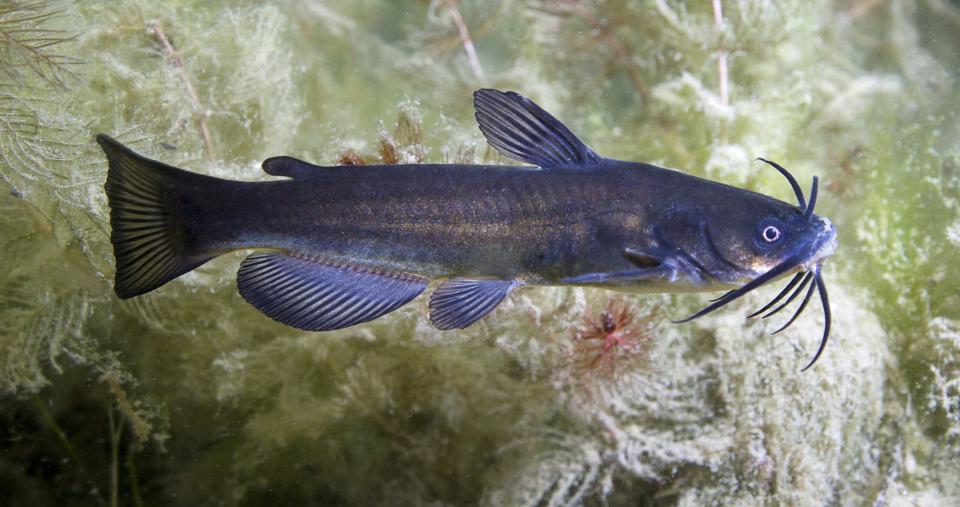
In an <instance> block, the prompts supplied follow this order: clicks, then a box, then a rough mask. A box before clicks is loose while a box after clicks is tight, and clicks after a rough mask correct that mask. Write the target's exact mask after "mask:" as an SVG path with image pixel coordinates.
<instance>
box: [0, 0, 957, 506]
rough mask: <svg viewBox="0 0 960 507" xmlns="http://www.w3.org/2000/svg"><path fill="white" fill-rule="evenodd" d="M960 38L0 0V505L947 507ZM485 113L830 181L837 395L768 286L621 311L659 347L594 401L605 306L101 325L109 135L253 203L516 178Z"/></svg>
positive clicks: (126, 315) (868, 11)
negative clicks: (310, 187)
mask: <svg viewBox="0 0 960 507" xmlns="http://www.w3.org/2000/svg"><path fill="white" fill-rule="evenodd" d="M716 4H719V5H720V7H721V10H722V12H721V16H720V20H721V21H722V22H719V23H718V16H717V15H718V12H717V10H716V8H715V5H716ZM454 9H455V10H456V14H454ZM457 18H459V20H458V19H457ZM212 27H215V28H216V29H212ZM158 28H159V31H158V30H157V29H158ZM958 29H960V9H958V8H957V7H956V5H955V4H954V3H951V2H944V1H939V0H883V1H875V0H841V1H828V0H816V1H801V0H787V1H782V2H780V1H778V2H774V1H770V0H735V1H734V0H717V1H711V2H681V1H678V0H643V1H628V0H606V1H603V2H588V1H582V0H562V1H556V2H545V1H544V2H541V1H534V0H529V1H526V0H525V1H520V0H511V1H501V2H481V1H470V0H458V1H455V2H453V1H446V0H444V1H441V0H436V1H432V2H415V3H409V2H384V1H377V0H329V1H316V0H295V1H290V2H281V3H276V4H269V5H268V4H255V3H250V2H235V1H223V2H213V3H211V2H197V1H195V0H176V1H172V2H163V3H156V2H142V1H140V0H119V1H106V0H95V1H87V2H74V1H70V0H51V1H38V0H34V1H8V2H5V3H3V4H2V6H0V33H10V32H14V35H15V36H16V34H17V33H22V34H23V36H17V37H19V38H16V41H14V42H11V39H8V38H6V37H3V36H0V62H2V64H0V179H2V185H0V186H2V195H0V214H2V218H0V259H2V261H0V266H2V267H3V269H2V270H0V382H2V383H0V390H2V392H3V394H2V396H3V397H2V398H0V423H2V424H0V504H4V505H17V504H56V503H66V502H69V503H71V504H74V505H87V504H89V505H104V504H117V505H119V504H133V505H141V504H142V505H148V504H149V505H157V504H160V505H163V504H170V505H172V504H199V503H209V502H210V501H211V499H215V501H216V502H219V503H223V504H226V505H257V504H263V503H274V504H318V505H339V504H348V503H353V504H381V505H383V504H391V505H396V504H417V505H421V504H436V505H439V504H443V505H461V504H463V505H475V504H478V503H480V504H490V505H505V504H509V505H580V504H585V505H603V504H605V505H636V504H637V503H662V504H680V505H701V504H740V505H762V504H771V503H774V504H790V505H822V504H825V503H826V504H865V503H869V504H889V505H937V504H939V505H950V504H952V503H953V499H955V498H957V497H958V496H960V486H958V485H960V458H958V456H960V454H958V449H960V409H958V403H957V400H958V396H960V393H958V390H957V389H958V388H957V386H958V383H960V380H958V379H960V341H958V339H957V337H958V335H960V333H958V330H960V297H958V287H960V283H958V279H957V275H956V273H960V256H958V255H957V253H958V251H960V239H958V238H960V232H958V231H960V225H958V224H960V211H958V209H957V206H958V203H960V144H958V139H960V137H958V135H957V133H958V132H960V118H958V113H960V91H958V90H960V87H958V86H957V83H958V80H960V70H958V69H960V41H958V39H957V38H956V36H955V34H956V32H957V30H958ZM18 30H26V31H25V32H17V31H18ZM160 33H162V34H163V36H162V37H161V36H160ZM30 34H33V35H30ZM464 34H466V36H467V37H468V38H469V41H470V43H471V44H472V47H473V49H472V55H471V52H470V51H468V50H467V49H466V46H465V40H466V39H467V37H465V36H464ZM30 40H32V41H33V42H32V43H30V42H29V41H30ZM164 40H166V44H165V43H164ZM24 41H27V42H26V43H27V44H33V45H32V46H29V45H28V46H24V45H23V44H24ZM17 44H20V46H16V45H17ZM37 45H39V46H40V47H37ZM167 46H169V48H168V47H167ZM174 54H176V56H177V57H176V58H175V57H174ZM38 56H40V58H39V59H37V58H38ZM722 60H725V63H726V65H725V67H726V79H725V80H723V79H722V77H721V68H723V66H722V65H721V61H722ZM477 67H478V68H479V70H480V72H477V71H476V69H477ZM187 82H189V87H188V86H187V84H186V83H187ZM722 83H725V90H726V91H725V93H724V90H723V87H722ZM480 87H495V88H501V89H513V90H517V91H522V92H524V94H525V95H527V96H530V97H531V98H534V99H535V100H536V101H537V102H538V103H540V104H542V105H543V106H544V108H545V109H547V110H550V111H552V112H555V114H556V115H557V116H558V117H562V118H564V119H569V120H568V121H569V124H570V128H571V130H574V131H576V132H579V133H582V135H583V137H584V138H589V139H590V141H591V145H592V147H593V148H595V149H596V150H597V151H598V152H602V153H604V154H609V155H610V156H614V157H617V158H622V159H632V160H647V161H651V162H653V163H657V164H660V165H664V166H668V167H676V168H678V169H681V170H683V171H685V172H688V173H690V174H694V175H700V176H707V177H709V178H711V179H715V180H720V181H723V182H726V183H730V184H734V185H737V186H741V187H746V188H750V189H753V190H757V191H760V192H763V193H767V194H771V195H776V196H779V197H781V198H783V199H784V200H786V198H788V197H789V189H788V188H786V187H785V186H784V185H783V184H782V180H780V179H778V178H779V176H778V175H777V174H775V173H774V171H770V170H769V168H767V167H765V166H764V164H763V163H762V162H757V161H753V159H754V158H755V157H764V158H767V159H771V160H777V161H779V162H781V163H782V164H783V165H784V166H786V167H790V168H791V171H794V172H795V174H796V175H797V179H798V180H800V181H809V178H810V176H812V175H813V174H820V175H822V176H823V181H822V186H821V188H820V191H821V195H820V198H819V201H818V202H819V204H818V205H817V206H818V209H819V208H821V207H822V209H823V210H824V213H825V214H827V215H829V216H831V218H835V220H834V221H835V222H836V223H837V227H838V230H839V231H840V234H841V235H842V238H841V245H842V247H841V249H840V250H839V251H838V254H837V255H836V256H834V258H832V259H831V261H830V263H829V264H826V265H825V266H824V270H825V272H826V274H827V275H829V277H830V279H831V293H830V300H831V304H832V305H833V309H834V312H833V331H832V336H831V343H830V348H829V349H828V352H827V353H825V354H824V355H823V356H822V357H821V358H820V360H819V361H818V363H817V367H816V368H813V369H811V370H808V371H807V372H805V373H802V374H801V373H800V372H799V366H802V365H803V364H805V362H804V361H805V360H808V359H809V356H808V355H807V354H808V353H809V352H810V351H811V350H813V349H815V348H816V345H817V343H816V341H815V340H816V338H817V337H818V336H819V333H820V330H821V327H820V326H822V324H823V322H822V321H821V320H819V318H809V320H807V319H798V321H797V322H796V323H795V324H794V327H791V328H790V329H788V330H785V331H784V332H782V333H780V334H777V335H776V336H774V337H771V336H769V332H770V331H774V330H776V328H777V327H779V325H778V324H780V323H774V322H770V321H771V320H773V319H766V320H761V319H755V320H750V321H745V320H744V318H743V317H744V315H745V314H746V313H749V311H747V312H744V311H743V310H746V309H748V308H750V309H755V308H759V307H761V306H762V305H763V304H764V303H766V302H767V300H768V299H769V298H770V297H773V296H774V295H775V294H776V292H777V290H776V289H774V288H771V289H768V291H767V292H764V293H762V294H750V295H748V296H745V297H744V298H743V299H744V300H743V301H742V302H740V301H738V302H735V303H732V304H731V305H732V306H733V305H739V306H737V308H735V309H734V310H738V309H739V310H741V311H731V312H727V313H723V314H711V315H708V316H705V317H703V319H701V320H698V321H697V322H695V323H692V324H690V325H687V326H674V325H671V324H668V323H663V324H662V325H659V326H657V328H656V329H655V330H654V331H648V328H647V327H646V322H648V319H647V317H646V316H647V315H649V312H653V311H656V312H659V313H658V314H657V315H658V317H657V318H656V320H657V321H661V320H662V321H666V320H667V319H676V318H682V317H684V316H686V315H688V314H689V313H688V312H689V311H693V310H695V309H696V308H697V307H699V306H700V305H702V304H703V303H704V302H705V301H706V300H707V299H709V298H711V297H713V296H670V297H667V296H664V297H649V296H632V295H631V296H628V297H627V299H626V300H625V301H626V303H625V306H626V307H627V308H629V309H630V312H629V313H630V315H632V316H633V322H631V323H630V324H629V325H625V326H621V327H620V328H619V330H620V331H621V332H624V333H625V334H621V335H619V336H620V337H622V336H630V335H632V334H633V333H634V332H638V333H639V334H638V335H637V338H638V339H642V338H643V337H644V336H646V335H647V333H648V332H650V333H655V339H647V340H644V341H643V342H642V344H641V345H639V346H638V347H637V348H632V347H633V346H632V345H631V348H630V350H638V351H639V353H637V354H635V355H634V354H620V355H617V356H616V358H617V362H616V367H615V370H614V371H615V372H616V373H615V374H614V376H613V378H612V379H610V380H607V379H605V378H603V377H602V376H600V375H593V374H592V373H591V377H590V379H589V382H590V384H591V387H590V389H591V391H590V396H582V395H581V394H582V393H580V392H579V391H578V389H580V388H579V387H578V384H577V381H576V377H575V376H574V375H573V373H574V372H575V371H576V368H575V365H576V364H584V363H585V364H590V363H591V362H592V361H593V360H594V359H595V358H596V357H598V354H599V353H600V352H603V351H604V349H603V347H600V349H599V350H598V349H597V348H596V346H597V345H601V344H603V345H607V344H610V345H611V346H610V347H609V348H608V351H612V350H618V351H621V352H622V351H625V350H626V349H620V348H618V346H619V345H620V344H621V343H623V342H620V341H617V339H613V340H611V341H609V342H608V341H607V336H608V335H606V334H599V333H595V332H593V331H596V330H598V329H601V328H600V327H598V326H597V325H593V326H587V325H586V324H585V320H584V319H585V318H587V316H589V315H592V316H594V318H595V319H599V317H600V316H601V315H602V311H603V309H604V308H607V305H608V304H609V300H608V298H607V296H608V295H607V294H605V293H603V292H600V291H595V290H591V289H556V288H547V289H542V290H536V291H528V292H523V293H518V294H515V295H513V296H511V297H510V298H508V299H507V300H505V301H504V303H503V308H502V309H500V310H498V311H495V312H493V313H492V314H491V316H490V318H489V319H488V320H487V321H484V322H483V323H482V324H479V325H478V326H476V327H475V328H470V329H467V330H464V331H462V332H458V333H456V334H455V335H450V334H441V333H440V332H437V331H436V330H434V329H432V328H430V326H429V325H428V324H426V323H425V322H424V321H425V319H424V317H423V316H424V315H425V314H426V312H427V308H426V305H425V304H424V302H414V303H413V304H411V305H408V306H407V307H404V308H403V309H401V310H399V311H398V312H397V313H396V314H395V315H392V316H390V317H389V318H385V319H380V320H379V321H376V322H372V323H369V324H365V325H363V326H359V327H357V328H355V329H346V330H341V331H336V332H334V333H330V334H326V335H322V336H320V335H316V334H311V333H304V332H300V331H296V330H291V329H288V328H284V327H282V326H279V325H276V324H275V323H273V322H272V321H270V320H269V319H267V318H264V317H262V316H260V315H258V314H256V313H255V312H251V311H249V308H248V307H246V306H245V303H243V302H242V301H238V299H239V298H237V297H236V294H235V290H236V289H235V287H234V285H233V283H232V282H231V280H232V279H233V278H234V276H235V274H236V271H235V267H236V264H237V261H238V260H239V259H238V258H227V259H224V260H223V261H214V262H211V263H209V264H207V265H206V266H204V267H203V268H201V269H200V270H198V271H197V272H195V273H193V274H191V275H189V276H187V277H184V279H183V281H182V282H178V283H177V284H175V286H170V287H166V288H164V289H161V290H160V291H157V292H156V293H155V294H152V295H150V296H149V297H148V298H143V299H142V300H135V301H130V302H120V301H117V300H116V299H115V298H114V297H113V295H112V292H111V291H112V286H111V282H110V280H111V277H112V273H113V269H114V267H113V265H112V262H113V261H112V256H111V251H110V243H109V228H108V227H107V217H108V215H107V206H106V198H105V196H104V193H103V182H104V179H105V176H106V164H105V161H104V160H103V158H102V155H101V154H100V153H99V152H98V150H97V148H96V146H95V144H94V142H93V137H92V135H93V133H94V132H108V133H110V134H111V135H113V136H114V137H117V138H118V139H119V140H121V141H122V142H124V143H125V144H129V145H131V146H133V147H134V148H135V149H136V150H137V151H139V152H144V153H145V154H147V155H148V156H150V157H151V158H157V159H163V160H168V161H170V163H172V164H174V165H178V166H183V167H187V168H189V169H190V170H192V171H196V172H202V173H205V174H209V175H213V176H218V177H223V178H232V179H241V180H257V179H263V178H267V176H265V175H263V174H262V171H261V169H260V167H259V165H260V162H261V161H262V160H263V159H265V158H267V157H270V156H275V155H290V156H295V157H297V158H301V159H304V160H309V161H313V162H316V163H320V164H324V163H332V162H334V161H337V160H338V159H340V158H342V157H344V156H345V155H344V152H345V150H347V149H348V148H350V149H352V152H353V154H351V155H349V157H348V158H350V159H351V160H357V161H359V160H363V161H364V162H366V163H368V164H370V163H375V162H376V163H380V162H386V161H388V160H395V161H403V160H418V161H421V160H422V161H423V162H426V163H431V162H453V161H462V162H470V163H478V162H490V163H501V162H502V161H500V160H498V159H497V155H496V154H495V153H489V152H487V151H486V150H485V149H484V148H482V147H481V146H482V145H481V144H480V143H482V141H483V139H482V137H481V135H480V133H479V132H478V131H477V130H476V128H475V126H474V121H473V118H472V115H473V111H472V110H471V109H470V107H469V96H470V93H471V92H472V91H473V90H474V89H476V88H480ZM190 88H192V90H193V91H192V92H191V91H190ZM194 97H195V98H196V100H194ZM398 111H399V113H398ZM403 117H405V118H406V119H402V118H403ZM395 120H398V121H396V123H394V122H395ZM380 122H382V124H383V125H384V127H383V128H379V125H380V124H381V123H380ZM400 124H404V125H406V126H404V127H403V128H401V127H400V126H399V125H400ZM203 125H205V126H206V130H207V131H208V132H209V135H208V136H207V135H205V134H204V127H203ZM475 147H480V148H475ZM764 296H766V297H764ZM815 305H817V302H816V301H811V303H810V306H811V307H813V306H815ZM610 309H611V314H610V315H611V316H613V317H614V319H613V321H614V326H613V327H614V328H616V327H617V325H616V323H617V322H618V321H619V322H623V319H618V318H617V316H618V315H620V313H619V312H618V311H617V309H616V308H615V307H610ZM591 311H593V312H594V313H591ZM814 313H815V312H808V317H809V315H813V314H814ZM661 315H662V316H661ZM594 322H595V324H600V321H599V320H595V321H594ZM591 329H592V330H593V331H590V330H591ZM578 330H582V331H584V332H585V333H586V334H584V335H582V336H595V337H596V338H594V339H587V340H579V341H580V342H582V343H583V345H584V349H583V351H584V354H583V355H582V356H577V355H576V353H575V350H576V344H577V343H578V339H577V336H578V335H577V333H578ZM591 333H593V334H591ZM613 345H616V346H613ZM579 357H582V358H583V360H584V361H583V362H581V361H580V359H579ZM600 357H604V358H606V357H612V356H609V355H607V356H603V355H601V356H600ZM621 360H622V361H621ZM596 364H597V366H598V367H600V368H602V367H603V366H604V365H605V364H606V363H605V362H604V359H601V360H600V361H599V362H598V363H596ZM798 365H799V366H798ZM591 371H592V370H591ZM597 371H598V372H600V371H602V370H597ZM581 379H582V377H581Z"/></svg>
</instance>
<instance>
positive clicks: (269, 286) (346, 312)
mask: <svg viewBox="0 0 960 507" xmlns="http://www.w3.org/2000/svg"><path fill="white" fill-rule="evenodd" d="M427 283H428V281H427V279H426V278H423V277H421V276H418V275H412V274H408V273H401V272H396V271H388V270H380V269H374V268H367V267H364V266H357V265H353V264H342V263H341V264H337V263H328V262H324V261H322V260H320V259H315V258H310V257H302V256H291V255H283V254H278V253H254V254H251V255H250V256H248V257H247V258H246V259H244V260H243V262H242V263H241V264H240V270H239V272H238V273H237V288H238V289H239V290H240V295H242V296H243V298H244V299H246V300H247V302H249V303H250V304H252V305H253V306H254V307H256V308H257V309H258V310H260V311H261V312H263V313H264V314H266V315H267V316H268V317H270V318H271V319H273V320H276V321H277V322H281V323H283V324H286V325H288V326H292V327H295V328H298V329H304V330H307V331H331V330H334V329H341V328H345V327H349V326H353V325H355V324H360V323H362V322H367V321H370V320H373V319H375V318H377V317H380V316H381V315H385V314H387V313H390V312H392V311H393V310H396V309H397V308H399V307H401V306H403V305H404V304H406V303H407V302H409V301H410V300H411V299H413V298H415V297H417V295H419V294H420V293H421V292H423V289H424V288H426V286H427Z"/></svg>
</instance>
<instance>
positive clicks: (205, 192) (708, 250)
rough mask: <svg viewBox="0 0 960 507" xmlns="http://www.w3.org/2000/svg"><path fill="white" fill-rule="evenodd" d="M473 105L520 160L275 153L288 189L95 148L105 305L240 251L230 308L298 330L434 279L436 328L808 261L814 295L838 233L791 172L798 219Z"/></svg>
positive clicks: (732, 281) (399, 300) (330, 323)
mask: <svg viewBox="0 0 960 507" xmlns="http://www.w3.org/2000/svg"><path fill="white" fill-rule="evenodd" d="M475 105H476V107H477V119H478V121H479V123H480V128H481V131H482V132H483V133H484V135H485V136H486V137H487V139H488V141H489V142H490V143H491V145H492V146H494V147H495V148H496V149H498V150H499V151H501V153H503V154H504V155H506V156H509V157H511V158H514V159H517V160H520V161H522V162H526V163H530V164H533V165H531V166H500V165H449V164H409V165H375V166H335V167H328V166H317V165H313V164H309V163H307V162H303V161H300V160H297V159H294V158H291V157H274V158H270V159H267V160H265V161H264V163H263V169H264V170H265V172H267V173H268V174H271V175H274V176H280V177H284V178H285V179H281V180H275V181H260V182H242V181H229V180H223V179H218V178H212V177H209V176H203V175H199V174H195V173H190V172H187V171H183V170H180V169H177V168H174V167H171V166H167V165H165V164H162V163H160V162H156V161H152V160H149V159H146V158H144V157H141V156H140V155H137V154H136V153H134V152H132V151H130V150H129V149H127V148H126V147H124V146H122V145H120V144H119V143H117V142H116V141H114V140H112V139H110V138H109V137H107V136H105V135H100V136H98V141H99V142H100V144H101V146H102V147H103V149H104V151H105V153H106V154H107V157H108V160H109V163H110V170H109V173H108V180H107V184H106V190H107V195H108V197H109V200H110V205H111V225H112V228H113V234H112V236H111V239H112V242H113V244H114V252H115V256H116V259H117V283H116V286H115V287H116V291H117V293H118V295H120V296H121V297H132V296H135V295H139V294H142V293H145V292H149V291H150V290H153V289H154V288H156V287H159V286H160V285H162V284H164V283H166V282H168V281H169V280H171V279H173V278H175V277H177V276H179V275H180V274H182V273H184V272H187V271H189V270H191V269H194V268H195V267H197V266H199V265H200V264H202V263H204V262H206V261H207V260H209V259H212V258H214V257H216V256H218V255H221V254H224V253H227V252H231V251H235V250H246V249H253V250H257V251H258V252H257V253H254V254H252V255H251V256H250V257H248V258H247V260H245V261H244V263H243V264H242V265H241V268H240V272H239V275H238V286H239V289H240V292H241V294H242V295H243V297H244V298H246V299H247V300H248V301H249V302H251V303H252V304H253V305H254V306H255V307H257V308H258V309H260V310H261V311H263V312H264V313H266V314H267V315H269V316H270V317H272V318H274V319H275V320H278V321H280V322H284V323H286V324H288V325H292V326H294V327H298V328H302V329H310V330H329V329H338V328H341V327H346V326H349V325H353V324H357V323H360V322H365V321H367V320H371V319H373V318H376V317H378V316H380V315H383V314H384V313H388V312H389V311H392V310H393V309H395V308H398V307H399V306H400V305H402V304H405V303H406V302H407V301H409V300H410V299H412V298H413V297H416V295H418V294H419V293H420V292H422V291H423V290H424V289H425V288H426V286H427V284H428V283H429V282H430V281H432V280H436V279H442V280H445V281H444V282H443V283H441V285H440V286H439V287H438V288H437V289H436V290H435V291H434V293H433V295H432V296H431V304H430V307H431V315H430V319H431V322H433V324H434V325H436V326H437V327H440V328H441V329H452V328H462V327H466V326H468V325H470V324H472V323H473V322H475V321H476V320H478V319H479V318H482V317H483V316H484V315H485V314H486V313H488V312H489V311H490V310H492V309H493V308H494V307H495V306H496V305H497V304H498V303H499V302H500V301H501V300H502V299H503V297H505V296H506V295H507V294H508V293H509V292H510V291H511V290H513V289H514V288H516V287H518V286H522V285H582V286H594V287H603V288H608V289H614V290H620V291H629V292H694V291H712V290H719V289H733V292H736V291H737V290H738V289H739V288H742V287H746V286H748V285H749V284H750V283H756V282H757V281H758V280H759V281H761V282H762V283H766V282H767V281H770V280H772V279H775V278H780V277H782V276H786V275H789V274H791V273H794V272H800V273H801V274H804V273H806V272H812V271H811V269H814V267H815V269H816V273H817V276H816V279H817V283H816V285H817V286H818V287H822V286H823V284H822V281H821V279H820V276H819V264H820V263H821V262H822V260H823V259H825V258H826V257H828V256H829V255H830V254H832V253H833V250H834V249H835V247H836V230H835V228H834V227H833V225H832V224H830V222H829V221H828V220H826V219H823V218H821V217H818V216H816V215H813V214H812V205H813V203H812V202H811V203H810V206H809V212H808V207H807V206H806V203H804V202H803V196H802V192H800V191H799V187H797V186H796V183H795V182H794V181H793V179H792V177H788V179H789V180H790V181H791V184H792V185H793V186H794V189H795V190H796V191H797V192H798V199H800V200H801V206H799V207H798V206H795V205H791V204H788V203H786V202H783V201H780V200H777V199H774V198H772V197H769V196H766V195H762V194H759V193H756V192H751V191H748V190H744V189H740V188H736V187H732V186H728V185H724V184H721V183H717V182H713V181H709V180H705V179H702V178H697V177H694V176H690V175H687V174H683V173H681V172H678V171H674V170H671V169H666V168H662V167H657V166H654V165H650V164H644V163H637V162H627V161H620V160H613V159H607V158H604V157H600V156H599V155H597V154H596V153H594V152H593V151H592V150H590V149H589V148H588V147H587V146H586V145H585V144H583V143H582V141H580V140H579V139H578V138H577V137H576V136H574V135H573V134H572V133H571V132H570V131H569V130H568V129H567V128H566V127H565V126H563V124H561V123H560V122H559V121H557V120H556V119H555V118H553V117H552V116H550V115H549V114H548V113H546V112H545V111H543V110H542V109H540V108H539V107H538V106H536V104H534V103H533V102H532V101H530V100H529V99H526V98H525V97H522V96H520V95H517V94H515V93H512V92H508V93H504V92H499V91H496V90H480V91H478V92H477V93H476V94H475ZM774 165H775V164H774ZM775 166H776V165H775ZM776 167H777V168H778V169H779V170H781V172H783V173H784V174H785V175H789V173H786V171H785V170H783V169H782V168H780V167H779V166H776ZM815 188H816V187H814V192H815ZM814 199H815V194H814V195H812V196H811V201H813V200H814ZM774 236H776V237H774ZM785 262H788V263H789V266H787V265H785V264H784V263H785ZM774 271H777V272H775V273H774ZM804 276H805V275H804ZM811 276H812V275H811ZM764 277H766V279H764ZM807 281H808V282H809V280H807ZM805 285H806V284H805ZM810 287H811V289H812V287H813V285H810ZM822 292H823V295H825V289H823V290H822ZM728 296H729V295H728ZM728 296H725V297H728ZM737 297H739V296H737ZM806 299H809V297H807V298H805V300H806ZM730 300H732V299H730ZM725 302H729V301H725ZM725 302H724V304H725ZM804 304H805V303H804Z"/></svg>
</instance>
